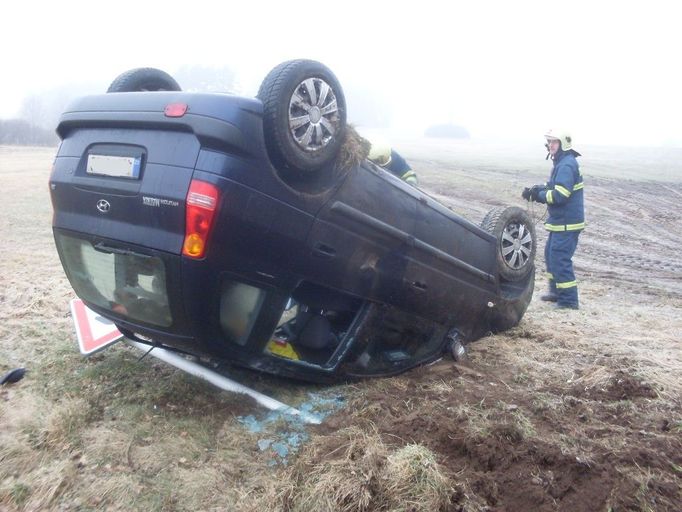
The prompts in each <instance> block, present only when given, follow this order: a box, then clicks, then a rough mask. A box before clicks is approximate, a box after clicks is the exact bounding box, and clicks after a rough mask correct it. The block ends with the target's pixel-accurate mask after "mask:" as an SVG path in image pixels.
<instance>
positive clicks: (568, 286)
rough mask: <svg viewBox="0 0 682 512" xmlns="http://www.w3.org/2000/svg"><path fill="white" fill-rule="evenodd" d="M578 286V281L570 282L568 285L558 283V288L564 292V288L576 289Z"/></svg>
mask: <svg viewBox="0 0 682 512" xmlns="http://www.w3.org/2000/svg"><path fill="white" fill-rule="evenodd" d="M576 286H578V281H568V282H566V283H557V284H556V287H557V288H558V289H560V290H563V289H564V288H574V287H576Z"/></svg>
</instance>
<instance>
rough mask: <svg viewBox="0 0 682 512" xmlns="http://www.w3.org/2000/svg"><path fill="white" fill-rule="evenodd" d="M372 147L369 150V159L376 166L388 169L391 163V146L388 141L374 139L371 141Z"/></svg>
mask: <svg viewBox="0 0 682 512" xmlns="http://www.w3.org/2000/svg"><path fill="white" fill-rule="evenodd" d="M369 142H370V144H371V145H372V146H371V147H370V149H369V156H368V157H367V158H369V159H370V160H371V161H372V162H374V163H375V164H377V165H379V166H381V167H386V166H387V165H388V164H390V163H391V145H390V144H389V143H388V141H387V140H385V139H382V138H379V137H373V138H371V139H370V140H369Z"/></svg>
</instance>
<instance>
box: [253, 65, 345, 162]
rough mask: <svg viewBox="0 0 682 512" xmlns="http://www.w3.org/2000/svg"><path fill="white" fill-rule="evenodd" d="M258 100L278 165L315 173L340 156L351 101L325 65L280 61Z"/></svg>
mask: <svg viewBox="0 0 682 512" xmlns="http://www.w3.org/2000/svg"><path fill="white" fill-rule="evenodd" d="M258 99H260V100H261V101H262V102H263V132H264V135H265V144H266V147H267V150H268V155H269V156H270V160H271V161H272V163H273V164H274V165H275V167H279V168H285V169H289V170H294V171H299V172H302V173H314V172H316V171H319V170H320V169H321V168H323V167H324V166H325V165H327V164H329V163H331V162H332V161H333V160H334V159H335V158H336V156H337V153H338V151H339V147H340V146H341V143H342V142H343V135H344V131H345V128H346V101H345V98H344V95H343V90H342V89H341V85H340V84H339V81H338V80H337V78H336V76H334V73H332V72H331V70H329V68H327V67H326V66H325V65H324V64H321V63H319V62H316V61H312V60H303V59H301V60H292V61H288V62H284V63H282V64H280V65H279V66H277V67H275V68H274V69H273V70H272V71H270V73H268V75H267V76H266V77H265V79H264V80H263V83H262V84H261V86H260V89H259V90H258Z"/></svg>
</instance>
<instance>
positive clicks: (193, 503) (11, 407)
mask: <svg viewBox="0 0 682 512" xmlns="http://www.w3.org/2000/svg"><path fill="white" fill-rule="evenodd" d="M542 149H543V148H542V147H541V146H539V147H538V148H537V150H535V148H518V147H515V146H512V145H508V146H502V145H484V144H481V143H473V142H472V143H463V142H457V143H444V142H439V141H411V142H409V141H405V142H404V143H403V144H402V145H401V152H402V153H404V156H406V157H407V158H408V160H409V161H410V162H411V163H412V164H413V166H414V167H415V169H417V170H418V172H419V175H420V178H421V181H422V186H423V188H424V189H425V190H427V191H428V192H429V193H430V194H432V195H433V196H435V197H437V198H438V199H439V200H441V201H442V202H444V203H445V204H447V205H448V206H450V207H451V208H453V209H454V210H455V211H457V212H459V213H461V214H463V215H466V216H467V217H468V218H469V219H471V220H472V221H474V222H479V221H480V220H481V219H482V218H483V216H484V215H485V213H486V212H487V211H488V210H489V209H490V208H492V207H494V206H497V205H501V204H517V205H522V202H521V200H520V198H519V197H518V196H519V194H520V190H521V188H522V187H523V186H527V185H531V184H533V183H537V182H542V181H544V180H545V178H546V177H545V175H546V173H547V171H548V168H549V165H548V164H547V162H545V161H544V153H543V151H542ZM583 152H584V153H585V156H584V158H583V159H582V164H583V169H584V174H585V182H586V188H585V193H586V209H587V221H588V229H587V230H586V231H585V233H584V234H582V235H581V241H580V245H579V247H578V252H577V254H576V258H575V264H576V273H577V276H578V279H579V281H580V293H581V306H582V308H581V310H580V311H569V312H558V311H554V310H553V309H552V308H551V307H550V306H549V305H547V304H545V303H542V302H540V301H539V300H538V299H537V297H535V298H534V300H533V302H532V303H531V306H530V308H529V310H528V312H527V313H526V316H525V317H524V319H523V321H522V322H521V324H520V325H519V326H518V327H516V328H514V329H512V330H511V331H508V332H506V333H503V334H500V335H495V336H488V337H485V338H483V339H481V340H479V341H477V342H475V343H473V344H471V345H470V346H469V361H468V362H467V363H465V364H454V363H453V362H452V361H450V360H446V359H444V360H442V361H440V362H437V363H436V364H433V365H431V366H429V367H425V368H419V369H416V370H414V371H411V372H409V373H407V374H404V375H401V376H398V377H393V378H388V379H378V380H369V381H363V382H360V383H355V384H349V385H344V386H337V387H334V388H321V387H319V386H309V385H301V384H295V383H292V382H288V381H284V380H281V379H276V378H271V377H268V376H263V375H254V374H252V373H246V372H237V375H238V377H239V378H240V379H242V380H244V379H248V382H249V384H250V385H252V386H253V387H255V388H256V389H258V390H261V391H264V392H266V393H268V394H270V395H272V396H275V397H276V398H279V399H281V400H283V401H285V402H287V403H290V404H292V405H299V404H301V403H303V402H305V401H307V400H309V398H310V395H309V394H310V393H316V394H317V395H324V396H332V395H333V396H341V397H343V399H344V406H343V408H342V409H340V410H339V411H338V412H337V413H336V414H333V415H331V416H329V417H328V418H327V419H326V420H325V421H324V423H323V424H322V425H320V426H317V427H308V428H307V429H306V430H305V432H304V434H305V435H304V436H303V439H305V442H303V443H302V444H301V447H300V449H299V450H298V452H296V453H289V454H288V455H287V457H286V460H285V458H284V457H281V456H278V454H277V453H276V451H275V450H274V448H273V444H271V443H267V442H265V441H268V440H272V439H278V438H279V437H278V436H281V434H282V432H288V431H289V430H290V429H291V428H292V427H291V425H290V424H288V423H287V422H286V421H285V420H283V419H280V420H275V421H272V422H269V423H267V424H265V426H264V427H263V430H262V431H260V432H254V431H253V429H250V428H248V425H247V424H245V422H244V421H243V420H240V419H239V418H244V417H248V416H250V415H252V416H254V418H255V419H256V420H258V419H263V418H264V417H265V411H263V410H262V409H261V408H259V407H258V406H256V405H255V404H254V403H252V402H251V401H250V400H248V399H245V398H244V397H242V396H239V395H232V394H229V393H225V392H221V391H219V390H217V389H215V388H212V387H210V386H209V385H207V384H204V383H203V382H200V381H198V380H196V379H194V378H192V377H189V376H187V375H185V374H183V373H181V372H179V371H177V370H174V369H172V368H170V367H168V366H165V365H164V364H163V363H160V362H156V361H154V360H152V359H150V358H147V359H144V360H142V361H139V360H138V359H139V356H140V354H139V353H138V352H136V351H135V350H134V349H132V348H131V347H128V346H126V345H123V344H119V345H116V346H114V347H111V348H110V349H108V350H106V351H104V352H102V353H100V354H97V355H95V356H92V357H90V358H88V359H84V358H82V357H81V356H80V355H79V354H78V349H77V347H76V342H75V334H74V331H73V327H72V322H71V318H70V314H69V308H68V302H69V300H70V299H71V298H73V297H74V294H73V291H72V290H71V288H70V286H69V284H68V282H67V280H66V278H65V276H64V274H63V271H62V269H61V265H60V263H59V260H58V257H57V254H56V251H55V249H54V244H53V240H52V235H51V229H50V221H51V205H50V200H49V194H48V186H47V180H48V176H49V172H50V168H51V163H52V158H53V157H54V153H55V150H54V149H43V148H15V147H0V190H2V192H3V200H2V202H0V233H2V236H3V241H4V248H3V251H2V258H3V264H2V266H1V267H0V283H2V287H1V288H0V372H4V371H6V370H8V369H10V368H13V367H18V366H25V367H26V368H28V373H27V375H26V377H25V378H24V379H23V380H22V381H20V382H19V383H17V384H13V385H7V386H3V387H1V388H0V511H14V510H101V509H106V510H145V511H146V510H158V511H162V510H163V511H166V510H168V511H170V510H188V509H192V510H237V511H241V510H254V511H255V510H265V509H267V510H273V511H279V510H281V511H308V510H330V511H331V510H347V511H363V510H367V511H370V510H372V511H373V510H382V511H384V510H404V511H408V510H414V511H429V512H434V511H436V510H439V511H440V510H442V511H450V510H453V511H456V510H467V511H483V510H500V511H501V510H543V511H544V510H547V511H549V510H567V511H568V510H570V511H593V510H598V511H604V512H607V511H614V512H617V511H620V510H642V511H659V510H661V511H676V510H681V509H682V494H681V492H680V483H681V482H682V399H681V397H682V262H681V261H680V258H679V252H680V249H682V220H680V215H679V211H680V208H679V204H680V199H681V198H682V173H680V172H679V161H680V157H681V156H682V154H681V153H682V150H679V149H667V150H653V149H632V148H626V149H622V148H621V149H616V148H585V149H584V151H583ZM676 173H677V174H676ZM623 178H624V179H623ZM531 213H532V214H533V215H534V217H535V218H536V219H537V220H538V222H540V219H541V217H542V215H543V210H541V209H540V208H535V209H533V210H532V211H531ZM541 237H543V238H544V235H543V234H542V233H541ZM542 241H544V240H542ZM542 265H543V262H542V256H541V255H539V260H538V266H539V267H540V268H541V267H542ZM544 286H545V282H544V278H543V277H542V273H541V272H539V273H538V283H537V286H536V290H537V291H540V290H541V289H542V288H543V287H544ZM536 295H539V293H538V294H536ZM297 432H298V431H297ZM298 433H300V432H298Z"/></svg>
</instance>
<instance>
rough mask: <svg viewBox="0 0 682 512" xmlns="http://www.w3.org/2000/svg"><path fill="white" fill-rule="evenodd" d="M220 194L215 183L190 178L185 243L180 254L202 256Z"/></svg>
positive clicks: (191, 256)
mask: <svg viewBox="0 0 682 512" xmlns="http://www.w3.org/2000/svg"><path fill="white" fill-rule="evenodd" d="M219 197H220V194H219V192H218V188H217V187H216V186H215V185H211V184H210V183H206V182H205V181H198V180H192V183H190V185H189V192H187V201H186V207H187V210H186V215H185V243H184V244H183V245H182V254H184V255H185V256H189V257H190V258H203V257H204V254H206V244H207V243H208V235H209V233H210V232H211V227H212V225H213V219H214V218H215V212H216V209H217V208H218V198H219Z"/></svg>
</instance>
